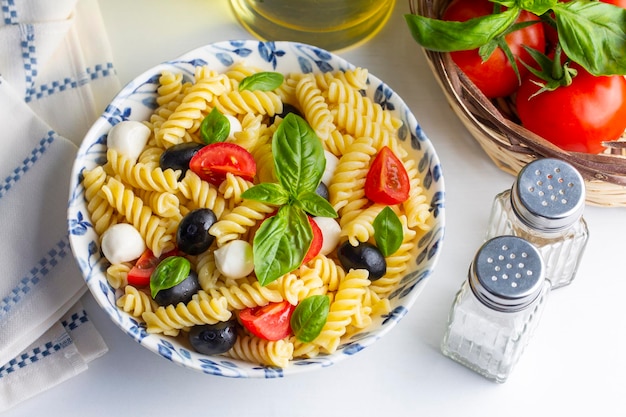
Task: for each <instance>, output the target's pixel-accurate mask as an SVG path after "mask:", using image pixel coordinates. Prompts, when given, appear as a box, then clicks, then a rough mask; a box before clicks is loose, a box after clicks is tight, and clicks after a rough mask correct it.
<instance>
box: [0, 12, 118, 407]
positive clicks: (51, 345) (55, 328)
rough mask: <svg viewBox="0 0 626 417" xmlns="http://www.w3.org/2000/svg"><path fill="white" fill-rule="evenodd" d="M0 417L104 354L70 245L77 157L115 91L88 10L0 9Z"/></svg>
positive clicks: (97, 20) (101, 36) (102, 40)
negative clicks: (72, 176) (71, 197)
mask: <svg viewBox="0 0 626 417" xmlns="http://www.w3.org/2000/svg"><path fill="white" fill-rule="evenodd" d="M0 13H1V15H0V19H1V20H0V45H2V48H0V126H2V131H1V132H2V133H0V230H1V231H2V235H3V237H4V239H3V247H2V249H1V250H0V265H1V266H2V274H0V411H2V410H5V409H7V408H9V407H12V406H13V405H15V404H17V403H19V402H20V401H23V400H25V399H27V398H29V397H32V396H33V395H36V394H37V393H39V392H41V391H43V390H46V389H48V388H50V387H53V386H55V385H57V384H58V383H60V382H61V381H64V380H67V379H68V378H70V377H71V376H73V375H76V374H78V373H79V372H82V371H84V370H85V369H86V368H87V364H88V363H89V362H90V361H91V360H93V359H94V358H96V357H98V356H100V355H102V354H104V353H105V352H106V350H107V347H106V345H105V343H104V341H103V340H102V338H101V337H100V335H99V333H98V332H97V330H96V329H95V327H94V326H93V324H92V323H91V322H90V321H89V319H88V317H87V315H86V313H85V311H84V309H83V307H82V305H81V304H80V302H79V298H80V297H81V296H82V295H83V294H84V293H85V291H86V286H85V283H84V281H83V279H82V277H81V274H80V271H79V269H78V267H77V265H76V263H75V261H74V259H73V257H72V253H71V248H70V244H69V239H68V233H67V220H66V211H67V200H68V193H69V177H70V170H71V168H72V163H73V160H74V157H75V155H76V151H77V146H78V145H79V144H80V142H81V140H82V138H83V136H84V134H85V133H86V132H87V130H88V129H89V127H90V126H91V125H92V124H93V122H94V121H95V120H96V119H97V117H98V116H99V115H100V114H101V113H102V111H103V110H104V108H105V107H106V104H107V103H108V102H109V101H110V99H111V98H112V96H113V94H115V93H116V92H117V91H118V90H119V82H118V80H117V77H116V76H115V71H114V69H113V65H112V59H111V52H110V46H109V44H108V40H107V36H106V32H105V29H104V25H103V23H102V19H101V15H100V10H99V8H98V3H97V1H96V0H55V1H53V2H51V1H49V0H0Z"/></svg>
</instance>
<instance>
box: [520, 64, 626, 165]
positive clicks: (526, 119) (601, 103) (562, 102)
mask: <svg viewBox="0 0 626 417" xmlns="http://www.w3.org/2000/svg"><path fill="white" fill-rule="evenodd" d="M572 67H573V68H576V69H577V70H578V75H577V76H575V77H574V79H573V82H572V84H571V85H569V86H567V87H559V88H557V89H556V90H554V91H545V92H542V93H540V94H538V95H536V96H535V97H532V98H530V97H531V96H532V95H533V94H535V93H536V92H537V90H538V89H539V88H540V87H538V86H537V85H536V84H535V83H534V82H533V81H538V80H537V79H535V78H534V76H531V77H528V78H526V79H525V80H524V82H523V83H522V86H521V87H520V89H519V90H518V92H517V99H516V106H517V111H518V113H519V117H520V120H521V122H522V126H524V127H525V128H527V129H528V130H530V131H532V132H534V133H536V134H538V135H539V136H542V137H543V138H544V139H546V140H548V141H550V142H552V143H553V144H555V145H556V146H558V147H560V148H562V149H564V150H567V151H574V152H588V153H599V152H602V151H603V150H604V147H603V146H602V142H603V141H610V140H615V139H617V138H618V137H620V136H621V135H622V134H623V133H624V130H625V129H626V78H624V77H623V76H621V75H615V76H608V77H594V76H593V75H591V74H589V73H588V72H587V71H585V70H584V69H583V68H581V67H580V66H578V65H572Z"/></svg>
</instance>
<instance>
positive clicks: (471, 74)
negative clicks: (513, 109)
mask: <svg viewBox="0 0 626 417" xmlns="http://www.w3.org/2000/svg"><path fill="white" fill-rule="evenodd" d="M493 7H494V3H492V2H490V1H489V0H453V1H452V2H451V3H450V4H449V5H448V7H447V8H446V10H445V11H444V14H443V16H442V18H443V19H444V20H449V21H457V22H464V21H466V20H469V19H471V18H475V17H480V16H486V15H489V14H492V13H493ZM528 21H536V22H537V23H536V24H533V25H530V26H527V27H525V28H523V29H519V30H516V31H513V32H511V33H509V34H507V35H506V36H505V38H504V39H505V41H506V43H507V45H508V47H509V49H510V50H511V53H512V54H513V56H514V57H515V60H516V62H517V68H518V70H519V73H520V76H523V75H524V74H526V73H527V72H528V70H527V69H526V67H524V66H523V65H522V64H521V63H520V60H523V61H524V62H526V63H528V64H530V63H532V62H533V61H532V58H531V57H530V55H529V54H528V52H526V50H524V48H523V46H522V45H526V46H528V47H530V48H533V49H535V50H538V51H540V52H544V51H545V42H546V41H545V37H544V29H543V25H542V24H541V20H540V19H539V17H538V16H536V15H534V14H532V13H530V12H527V11H522V12H521V13H520V15H519V17H518V19H517V21H516V23H520V22H528ZM450 56H451V58H452V60H453V61H454V62H455V63H456V65H458V67H459V68H460V69H461V71H463V72H464V73H465V75H467V76H468V78H469V79H470V80H472V82H473V83H474V84H476V86H477V87H478V88H479V89H480V91H482V93H483V94H484V95H485V96H487V97H489V98H496V97H506V96H509V95H511V94H512V93H513V92H514V91H515V90H516V89H517V88H518V87H519V79H518V77H517V74H515V70H514V68H513V66H512V65H511V62H510V61H509V59H508V58H507V57H506V55H505V53H504V51H503V50H502V49H501V48H500V47H498V48H496V49H495V50H494V51H493V53H492V54H491V56H490V57H489V59H487V60H486V61H484V62H483V60H482V58H481V57H480V55H479V53H478V49H473V50H469V51H455V52H450Z"/></svg>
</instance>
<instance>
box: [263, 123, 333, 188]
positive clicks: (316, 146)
mask: <svg viewBox="0 0 626 417" xmlns="http://www.w3.org/2000/svg"><path fill="white" fill-rule="evenodd" d="M272 152H273V153H274V166H275V168H276V177H277V178H278V181H279V182H280V184H281V185H282V186H283V187H285V189H286V190H288V191H289V193H290V194H291V195H292V196H293V197H297V196H299V195H301V194H303V193H305V192H308V191H315V189H316V188H317V186H318V184H319V183H320V180H321V179H322V175H323V174H324V168H325V167H326V158H325V157H324V148H323V147H322V142H321V141H320V139H319V138H318V137H317V135H316V134H315V131H314V130H313V129H312V128H311V126H309V124H308V123H307V122H306V120H304V119H303V118H302V117H300V116H298V115H296V114H294V113H289V114H288V115H287V116H285V118H284V119H283V121H282V122H281V123H280V125H279V126H278V129H276V132H274V136H273V138H272Z"/></svg>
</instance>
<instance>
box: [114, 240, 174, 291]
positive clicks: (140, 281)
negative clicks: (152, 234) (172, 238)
mask: <svg viewBox="0 0 626 417" xmlns="http://www.w3.org/2000/svg"><path fill="white" fill-rule="evenodd" d="M177 253H178V251H176V250H173V251H170V252H167V253H164V254H162V255H161V256H160V257H158V258H157V257H156V256H154V254H153V253H152V251H151V250H150V249H146V251H145V252H144V253H143V254H142V255H141V256H140V257H139V259H137V262H135V265H134V266H133V267H132V268H131V270H130V271H128V275H127V278H126V279H127V280H128V283H129V284H130V285H133V286H137V287H144V286H146V285H150V275H152V271H154V269H155V268H156V267H157V265H158V264H159V262H161V261H162V260H163V259H165V258H167V257H168V256H172V255H176V254H177Z"/></svg>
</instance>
